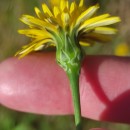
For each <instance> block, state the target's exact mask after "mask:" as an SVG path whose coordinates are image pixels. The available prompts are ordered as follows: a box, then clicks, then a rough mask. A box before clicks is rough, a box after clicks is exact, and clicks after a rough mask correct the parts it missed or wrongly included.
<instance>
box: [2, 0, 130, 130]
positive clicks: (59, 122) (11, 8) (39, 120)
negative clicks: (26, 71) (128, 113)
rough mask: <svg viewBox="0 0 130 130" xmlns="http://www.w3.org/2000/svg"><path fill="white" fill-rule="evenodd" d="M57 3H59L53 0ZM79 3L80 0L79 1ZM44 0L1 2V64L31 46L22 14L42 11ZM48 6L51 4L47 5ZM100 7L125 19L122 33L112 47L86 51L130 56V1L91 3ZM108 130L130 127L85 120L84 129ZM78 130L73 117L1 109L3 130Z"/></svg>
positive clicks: (96, 0) (97, 0)
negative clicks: (24, 45) (24, 33)
mask: <svg viewBox="0 0 130 130" xmlns="http://www.w3.org/2000/svg"><path fill="white" fill-rule="evenodd" d="M53 1H55V0H53ZM77 1H78V0H77ZM42 2H45V1H44V0H0V48H1V49H0V61H3V60H4V59H6V58H8V57H11V56H13V55H14V54H15V52H16V51H17V50H18V49H19V48H21V46H22V45H23V44H26V43H28V41H29V39H28V38H27V37H25V36H22V35H19V34H18V33H17V30H18V29H21V28H24V25H23V24H22V23H21V22H20V21H19V18H20V17H21V15H22V14H34V7H35V6H37V7H41V3H42ZM46 2H48V1H46ZM95 3H99V4H100V6H101V8H100V10H99V13H101V12H103V13H106V12H109V13H110V14H112V15H118V16H120V17H121V19H122V22H121V23H120V24H118V26H117V28H118V29H119V33H118V34H117V35H116V36H115V37H114V38H113V40H112V41H111V43H109V44H98V43H96V44H95V46H94V47H89V48H86V53H88V54H96V55H99V54H102V55H117V56H129V55H130V39H129V36H130V8H129V6H130V0H87V1H86V5H87V6H90V5H93V4H95ZM94 127H104V128H108V129H109V130H130V126H129V125H125V124H115V123H108V122H98V121H93V120H88V119H84V120H83V128H84V130H88V129H89V128H94ZM70 129H71V130H74V129H75V127H74V123H73V117H72V116H43V115H35V114H29V113H22V112H16V111H13V110H10V109H8V108H5V107H3V106H0V130H70Z"/></svg>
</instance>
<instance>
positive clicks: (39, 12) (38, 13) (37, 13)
mask: <svg viewBox="0 0 130 130" xmlns="http://www.w3.org/2000/svg"><path fill="white" fill-rule="evenodd" d="M34 10H35V13H36V15H37V16H38V17H39V18H40V14H41V11H40V10H39V9H38V8H37V7H35V8H34Z"/></svg>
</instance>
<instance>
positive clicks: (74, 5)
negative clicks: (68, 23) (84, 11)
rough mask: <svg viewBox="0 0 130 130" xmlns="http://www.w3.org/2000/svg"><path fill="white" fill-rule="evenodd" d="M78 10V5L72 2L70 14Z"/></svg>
mask: <svg viewBox="0 0 130 130" xmlns="http://www.w3.org/2000/svg"><path fill="white" fill-rule="evenodd" d="M76 9H77V5H76V3H75V2H72V3H71V5H70V14H72V13H73V12H74V11H75V10H76Z"/></svg>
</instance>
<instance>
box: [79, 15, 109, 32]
mask: <svg viewBox="0 0 130 130" xmlns="http://www.w3.org/2000/svg"><path fill="white" fill-rule="evenodd" d="M109 16H110V15H109V14H103V15H100V16H96V17H94V18H91V19H88V20H86V21H85V22H84V23H83V24H81V26H80V28H79V30H81V29H83V28H86V27H88V25H91V24H93V23H96V22H98V21H100V20H102V19H105V18H107V17H109Z"/></svg>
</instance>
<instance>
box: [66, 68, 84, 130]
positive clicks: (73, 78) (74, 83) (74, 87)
mask: <svg viewBox="0 0 130 130" xmlns="http://www.w3.org/2000/svg"><path fill="white" fill-rule="evenodd" d="M77 71H78V70H77V67H76V68H75V69H74V67H73V69H71V72H68V73H67V74H68V77H69V80H70V86H71V92H72V98H73V105H74V115H75V124H76V130H82V124H81V118H82V117H81V107H80V94H79V71H78V72H77Z"/></svg>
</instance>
